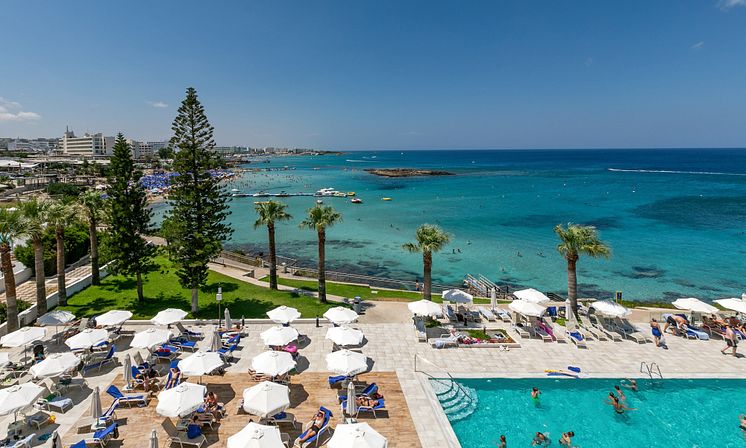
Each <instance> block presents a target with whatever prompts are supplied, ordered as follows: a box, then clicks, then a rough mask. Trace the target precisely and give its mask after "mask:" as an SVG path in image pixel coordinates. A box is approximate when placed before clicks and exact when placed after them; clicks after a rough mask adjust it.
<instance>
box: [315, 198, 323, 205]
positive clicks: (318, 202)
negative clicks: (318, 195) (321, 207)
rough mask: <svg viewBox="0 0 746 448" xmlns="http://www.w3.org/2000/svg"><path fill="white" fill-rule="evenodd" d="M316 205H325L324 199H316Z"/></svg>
mask: <svg viewBox="0 0 746 448" xmlns="http://www.w3.org/2000/svg"><path fill="white" fill-rule="evenodd" d="M316 203H317V204H323V203H324V200H323V199H316Z"/></svg>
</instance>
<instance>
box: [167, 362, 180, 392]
mask: <svg viewBox="0 0 746 448" xmlns="http://www.w3.org/2000/svg"><path fill="white" fill-rule="evenodd" d="M170 371H171V378H169V379H168V381H167V382H166V386H165V387H166V389H170V388H172V387H174V386H178V385H179V379H180V378H181V370H179V368H178V367H171V370H170Z"/></svg>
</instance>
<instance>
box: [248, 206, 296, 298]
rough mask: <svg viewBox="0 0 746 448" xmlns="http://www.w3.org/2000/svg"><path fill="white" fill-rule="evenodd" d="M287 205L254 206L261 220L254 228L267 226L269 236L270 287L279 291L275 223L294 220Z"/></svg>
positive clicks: (258, 220) (257, 221)
mask: <svg viewBox="0 0 746 448" xmlns="http://www.w3.org/2000/svg"><path fill="white" fill-rule="evenodd" d="M286 208H287V204H283V203H282V202H275V201H266V202H257V203H256V204H255V205H254V209H255V210H256V213H257V214H258V215H259V218H258V219H257V220H256V222H255V223H254V228H255V229H256V228H258V227H261V226H267V233H268V235H269V287H270V288H271V289H277V253H276V250H277V249H276V247H275V222H277V221H287V220H289V219H291V218H292V216H290V215H289V214H288V213H287V212H286V211H285V209H286Z"/></svg>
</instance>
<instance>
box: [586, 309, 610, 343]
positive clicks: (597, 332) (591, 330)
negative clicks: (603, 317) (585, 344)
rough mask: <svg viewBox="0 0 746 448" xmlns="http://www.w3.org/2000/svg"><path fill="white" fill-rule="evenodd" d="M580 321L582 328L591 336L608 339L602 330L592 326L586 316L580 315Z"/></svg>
mask: <svg viewBox="0 0 746 448" xmlns="http://www.w3.org/2000/svg"><path fill="white" fill-rule="evenodd" d="M580 323H581V324H583V327H582V329H583V330H585V331H586V332H588V333H590V334H591V336H593V337H594V338H596V339H598V340H599V341H608V340H609V338H607V337H606V334H605V333H604V332H603V331H600V330H598V329H597V328H596V327H594V326H593V324H592V323H591V322H590V320H588V316H584V315H582V314H581V315H580Z"/></svg>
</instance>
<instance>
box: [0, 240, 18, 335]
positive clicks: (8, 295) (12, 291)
mask: <svg viewBox="0 0 746 448" xmlns="http://www.w3.org/2000/svg"><path fill="white" fill-rule="evenodd" d="M0 266H1V267H2V271H3V277H5V306H6V307H7V308H6V314H7V319H8V323H7V329H8V333H10V332H13V331H16V330H17V329H18V302H16V277H15V275H13V263H12V262H11V261H10V245H8V244H3V245H0Z"/></svg>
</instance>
